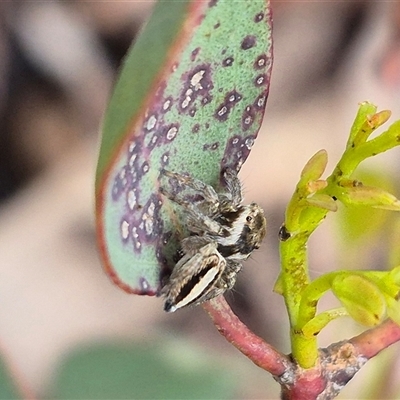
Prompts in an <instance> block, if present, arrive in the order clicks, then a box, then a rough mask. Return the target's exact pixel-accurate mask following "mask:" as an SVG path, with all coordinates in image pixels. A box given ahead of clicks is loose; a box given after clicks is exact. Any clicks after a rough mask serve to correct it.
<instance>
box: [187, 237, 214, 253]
mask: <svg viewBox="0 0 400 400" xmlns="http://www.w3.org/2000/svg"><path fill="white" fill-rule="evenodd" d="M211 242H212V239H211V238H210V237H209V236H197V235H195V236H188V237H186V238H184V239H182V241H181V247H182V251H183V253H184V254H190V255H192V256H193V255H194V254H196V253H197V252H198V250H200V249H201V248H202V247H204V246H206V245H207V244H208V243H211Z"/></svg>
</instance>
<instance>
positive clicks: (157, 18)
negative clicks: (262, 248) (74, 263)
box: [96, 0, 272, 295]
mask: <svg viewBox="0 0 400 400" xmlns="http://www.w3.org/2000/svg"><path fill="white" fill-rule="evenodd" d="M271 52H272V39H271V15H270V10H269V3H268V2H267V1H265V0H241V1H222V0H210V1H201V2H200V1H196V0H186V1H179V2H178V1H160V2H158V3H157V5H156V6H155V9H154V12H153V15H152V17H151V19H150V21H149V22H148V24H147V25H146V28H145V30H144V31H143V32H142V34H141V36H140V37H139V38H138V40H137V42H136V44H135V45H134V46H133V47H132V48H131V50H130V52H129V54H128V56H127V58H126V60H125V62H124V66H123V69H122V71H121V74H120V77H119V79H118V81H117V83H116V86H115V90H114V93H113V95H112V98H111V101H110V104H109V107H108V110H107V112H106V115H105V119H104V125H103V131H102V142H101V149H100V155H99V161H98V167H97V177H96V215H97V236H98V243H99V246H100V250H101V256H102V259H103V261H104V264H105V266H106V271H107V272H108V274H109V275H110V276H111V277H112V279H113V280H114V282H115V283H117V284H118V285H119V286H120V287H121V288H123V289H124V290H126V291H127V292H130V293H138V294H147V295H154V294H156V293H158V291H159V289H160V282H161V279H162V276H163V275H164V274H165V273H167V272H168V271H170V270H171V269H172V268H173V266H174V263H175V262H176V258H177V254H176V251H177V248H178V242H179V240H180V238H181V236H182V234H183V232H184V231H185V226H184V222H185V221H184V219H183V218H182V217H181V216H180V213H179V210H178V209H175V208H174V207H173V206H172V205H171V204H170V202H169V201H168V200H167V199H166V198H165V197H163V196H162V195H161V193H160V191H159V186H160V182H159V178H160V171H161V170H162V169H163V168H165V169H168V170H170V171H173V172H178V173H180V174H183V173H188V174H191V175H193V176H194V177H196V178H198V179H200V180H202V181H204V182H206V183H208V184H212V185H213V186H215V187H217V186H218V185H219V184H220V172H221V170H222V169H224V168H225V167H230V168H234V169H236V170H237V171H238V170H239V169H240V167H241V165H242V164H243V162H244V161H245V160H246V158H247V156H248V154H249V152H250V149H251V147H252V145H253V143H254V139H255V138H256V135H257V132H258V130H259V128H260V125H261V122H262V118H263V113H264V109H265V103H266V99H267V95H268V88H269V79H270V73H271V67H272V53H271Z"/></svg>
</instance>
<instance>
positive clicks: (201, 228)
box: [160, 186, 223, 235]
mask: <svg viewBox="0 0 400 400" xmlns="http://www.w3.org/2000/svg"><path fill="white" fill-rule="evenodd" d="M213 190H214V189H213ZM160 192H161V193H162V194H163V195H164V196H166V197H167V198H168V199H170V200H171V201H173V202H174V203H176V204H178V205H180V206H181V207H183V208H184V209H185V210H186V212H187V220H186V225H187V227H188V229H189V230H190V231H191V232H194V233H199V234H202V233H204V232H206V233H209V234H211V235H218V234H220V233H221V232H222V230H223V227H222V226H221V224H220V223H218V222H217V221H215V220H213V219H212V218H210V217H209V216H207V215H205V214H203V213H202V211H201V210H200V209H199V208H198V207H197V206H196V205H194V204H193V203H191V202H190V201H188V200H186V199H185V198H183V196H179V195H175V194H173V193H172V192H170V191H168V189H167V188H165V187H163V186H162V187H160ZM218 204H219V203H218Z"/></svg>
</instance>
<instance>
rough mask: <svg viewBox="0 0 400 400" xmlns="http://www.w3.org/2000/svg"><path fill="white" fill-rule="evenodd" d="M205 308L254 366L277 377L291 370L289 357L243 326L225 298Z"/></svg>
mask: <svg viewBox="0 0 400 400" xmlns="http://www.w3.org/2000/svg"><path fill="white" fill-rule="evenodd" d="M203 308H204V309H205V310H206V311H207V313H208V315H209V316H210V317H211V319H212V320H213V322H214V325H215V326H216V327H217V329H218V331H219V332H220V333H221V335H222V336H224V337H225V338H226V340H228V342H230V343H232V344H233V345H234V346H235V347H236V348H237V349H238V350H239V351H241V352H242V353H243V354H244V355H245V356H246V357H248V358H249V359H250V360H251V361H253V362H254V364H256V365H258V366H259V367H261V368H263V369H265V370H266V371H268V372H270V373H271V374H272V375H275V376H280V375H282V374H283V373H284V372H287V371H289V369H291V367H292V363H291V361H290V360H289V359H288V357H287V356H285V355H284V354H282V353H280V352H279V351H277V350H276V349H275V348H273V347H272V346H271V345H269V344H268V343H266V342H265V341H264V340H263V339H261V338H260V337H259V336H257V335H256V334H254V333H253V332H252V331H251V330H250V329H249V328H248V327H247V326H246V325H245V324H243V322H242V321H240V319H239V318H238V317H237V316H236V315H235V314H234V313H233V311H232V309H231V308H230V306H229V304H228V303H227V302H226V300H225V298H224V297H223V296H218V297H217V298H215V299H212V300H210V301H207V302H206V303H204V304H203Z"/></svg>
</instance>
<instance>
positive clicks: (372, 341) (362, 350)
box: [350, 319, 400, 359]
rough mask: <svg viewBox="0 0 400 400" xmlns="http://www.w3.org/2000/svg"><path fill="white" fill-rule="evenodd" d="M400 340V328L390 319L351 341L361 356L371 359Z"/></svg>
mask: <svg viewBox="0 0 400 400" xmlns="http://www.w3.org/2000/svg"><path fill="white" fill-rule="evenodd" d="M399 340H400V326H399V325H397V324H396V323H394V322H393V321H392V320H390V319H388V320H386V321H385V322H383V323H382V324H381V325H379V326H377V327H375V328H372V329H369V330H368V331H366V332H363V333H361V334H360V335H358V336H355V337H354V338H352V339H351V340H350V343H352V344H353V346H354V348H355V350H356V351H357V352H358V354H359V355H362V356H365V357H366V358H367V359H370V358H372V357H374V356H376V355H377V354H378V353H380V352H381V351H382V350H383V349H386V348H387V347H389V346H390V345H391V344H393V343H396V342H398V341H399Z"/></svg>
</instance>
